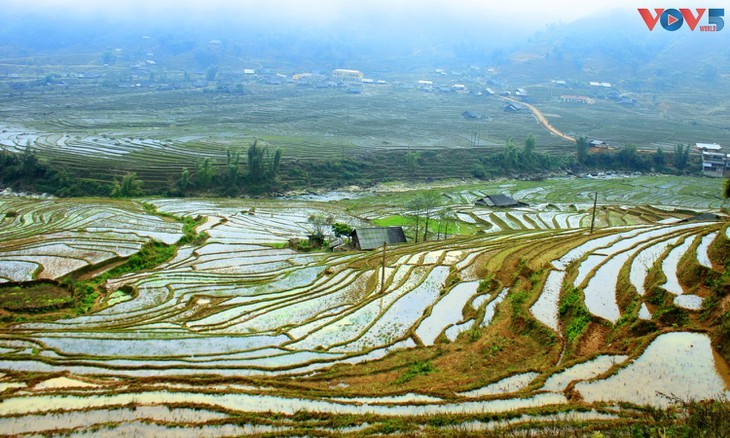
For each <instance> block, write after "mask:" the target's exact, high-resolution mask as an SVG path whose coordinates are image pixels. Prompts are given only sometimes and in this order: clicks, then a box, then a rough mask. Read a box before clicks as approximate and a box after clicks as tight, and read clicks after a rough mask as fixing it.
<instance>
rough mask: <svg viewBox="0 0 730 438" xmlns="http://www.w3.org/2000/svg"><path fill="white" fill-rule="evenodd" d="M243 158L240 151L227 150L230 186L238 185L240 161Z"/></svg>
mask: <svg viewBox="0 0 730 438" xmlns="http://www.w3.org/2000/svg"><path fill="white" fill-rule="evenodd" d="M240 160H241V154H240V153H239V152H235V153H234V152H231V151H226V170H227V178H228V184H229V187H231V186H232V187H235V186H236V185H238V163H239V161H240Z"/></svg>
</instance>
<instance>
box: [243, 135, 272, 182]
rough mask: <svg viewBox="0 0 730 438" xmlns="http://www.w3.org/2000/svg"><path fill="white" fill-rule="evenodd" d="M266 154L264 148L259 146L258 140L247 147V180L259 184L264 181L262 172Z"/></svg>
mask: <svg viewBox="0 0 730 438" xmlns="http://www.w3.org/2000/svg"><path fill="white" fill-rule="evenodd" d="M266 153H267V148H266V146H264V147H261V146H259V139H258V138H257V139H255V140H254V141H253V143H252V144H251V146H249V147H248V163H247V164H248V178H249V179H250V180H251V181H252V182H255V183H256V182H261V181H263V180H264V179H266V174H265V171H264V169H265V167H264V157H265V155H266Z"/></svg>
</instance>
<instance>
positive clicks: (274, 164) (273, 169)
mask: <svg viewBox="0 0 730 438" xmlns="http://www.w3.org/2000/svg"><path fill="white" fill-rule="evenodd" d="M281 155H282V152H281V148H276V150H275V151H274V156H273V157H272V158H271V161H269V180H270V181H274V180H276V177H277V175H278V174H279V167H280V166H281Z"/></svg>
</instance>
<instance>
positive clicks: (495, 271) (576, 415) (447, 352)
mask: <svg viewBox="0 0 730 438" xmlns="http://www.w3.org/2000/svg"><path fill="white" fill-rule="evenodd" d="M147 202H149V203H151V204H154V205H155V206H156V207H157V209H158V211H159V212H164V213H169V214H174V215H177V216H192V217H195V216H205V217H206V218H207V219H206V220H205V221H203V222H201V225H199V226H198V229H197V231H198V232H201V231H205V232H206V233H207V234H208V236H209V237H208V239H207V240H205V241H204V242H203V243H187V244H182V245H180V246H179V248H178V249H177V252H176V254H175V256H174V257H173V258H172V259H171V260H168V261H166V262H164V263H163V264H161V265H159V266H157V267H156V268H155V269H151V270H145V271H140V272H134V273H130V274H126V275H123V276H119V277H115V278H111V279H109V280H108V281H107V282H106V283H105V284H104V287H105V290H106V293H105V294H104V296H102V297H100V299H99V301H98V303H97V305H96V306H95V308H94V311H93V312H91V313H88V314H84V315H79V316H75V317H70V318H66V319H56V320H48V321H35V322H15V323H12V324H7V325H6V326H5V327H4V328H3V329H2V330H1V331H0V373H2V374H1V375H0V391H2V396H3V402H2V403H0V430H2V431H3V433H6V434H10V435H23V434H36V433H66V432H73V433H74V434H80V435H96V434H99V433H101V434H109V435H115V434H145V435H147V434H149V435H156V436H157V435H160V436H165V435H170V436H174V435H179V434H184V435H206V436H209V435H210V436H230V435H238V434H246V433H260V434H266V433H269V434H274V435H287V434H290V435H297V434H301V433H302V430H304V429H302V428H303V427H304V428H306V430H307V431H309V433H314V432H316V433H322V434H327V433H340V434H348V433H351V434H368V433H377V432H378V431H379V430H380V429H379V427H381V426H382V425H383V424H384V423H387V422H388V421H394V419H399V418H409V419H410V420H409V421H410V422H412V423H413V424H422V425H425V424H427V423H428V418H433V417H443V416H450V417H452V418H454V419H456V420H455V423H450V424H451V426H438V425H437V426H433V425H431V426H429V427H435V428H436V429H435V430H439V428H457V430H475V431H478V430H488V429H493V428H503V427H507V426H509V425H515V424H519V423H520V421H519V420H516V419H513V420H510V422H499V421H498V422H496V423H495V422H494V420H492V419H490V418H488V417H489V415H497V416H499V415H502V414H506V413H514V412H517V413H520V412H522V413H526V412H528V411H529V415H526V416H525V417H524V418H523V419H524V421H536V422H546V423H551V422H554V423H558V422H561V421H562V422H564V421H573V420H571V419H574V421H595V422H598V423H602V424H610V423H611V422H619V421H626V420H627V419H629V420H630V419H631V418H634V417H635V416H637V415H639V413H638V411H632V410H630V409H626V410H614V409H609V408H608V407H610V406H613V405H615V404H617V403H621V402H627V403H633V404H648V405H653V406H657V407H663V406H666V405H667V404H668V403H669V402H670V400H668V399H667V398H666V397H664V396H662V395H661V394H672V395H674V396H677V397H684V398H715V397H719V396H722V395H724V396H730V376H728V374H727V364H726V363H724V359H722V357H721V356H720V355H718V354H717V352H716V351H715V349H714V347H713V344H712V340H711V336H710V334H709V333H705V332H702V331H697V330H694V331H693V332H690V330H689V329H685V327H684V326H680V327H675V328H672V326H671V325H665V322H664V320H663V319H662V317H661V316H658V317H655V315H657V314H660V313H664V312H666V311H667V307H666V306H670V307H669V308H674V307H672V306H676V308H677V309H680V311H682V312H687V314H688V315H689V318H695V317H698V315H699V312H700V311H701V310H702V309H703V307H702V305H703V302H704V301H705V300H707V299H708V294H709V292H708V291H707V290H706V289H702V288H696V287H694V285H692V284H686V282H685V280H684V278H685V277H684V275H685V273H684V271H683V269H684V268H683V266H685V265H686V264H687V260H689V261H690V262H689V263H690V264H692V266H694V265H696V266H698V267H699V268H698V269H703V270H705V271H703V272H712V271H713V269H717V268H713V267H719V266H720V263H719V260H717V259H714V258H716V251H715V250H714V249H713V248H715V247H717V245H719V244H721V243H723V242H725V240H726V239H727V230H726V228H727V226H726V224H724V223H721V222H683V223H673V224H666V223H660V221H662V220H665V219H667V218H669V219H673V221H676V220H679V219H683V218H686V217H688V216H689V214H688V213H687V212H673V211H667V210H662V209H658V208H651V207H640V208H625V207H621V206H616V205H613V206H606V207H605V208H603V209H601V211H600V213H599V215H598V218H597V227H598V230H597V231H596V233H594V234H592V235H591V234H589V233H588V231H587V229H586V227H587V226H588V225H589V223H588V221H589V220H590V215H589V213H588V211H589V206H584V205H567V204H560V205H551V206H547V205H546V206H543V207H532V208H529V209H521V210H510V211H492V210H485V209H478V208H472V207H467V206H463V205H462V206H461V207H460V209H459V213H460V214H459V218H460V219H461V220H462V221H464V222H466V223H470V224H472V225H477V226H479V227H480V228H481V229H482V231H483V232H480V233H479V234H476V235H472V236H464V237H456V238H450V239H446V240H438V241H429V242H423V243H420V244H418V245H412V244H407V245H401V246H393V247H391V248H389V250H388V252H387V253H386V256H385V266H382V254H381V253H380V252H378V251H376V252H344V253H324V252H312V253H298V252H295V251H293V250H291V249H288V248H286V247H283V246H285V245H283V244H284V243H285V242H287V241H288V240H289V239H290V238H303V237H306V235H307V234H309V233H310V225H309V223H308V217H309V216H310V215H311V214H312V213H316V212H320V211H324V212H325V213H328V214H333V215H334V216H336V217H337V220H339V221H344V222H348V223H350V224H352V225H355V226H360V225H362V224H363V222H361V219H358V218H356V217H354V216H351V215H350V213H348V211H347V210H345V209H341V208H340V207H339V206H338V205H337V204H332V205H326V204H318V203H297V202H291V201H280V202H274V201H231V200H229V201H215V200H213V201H208V200H205V201H204V200H174V199H169V200H166V199H154V200H148V201H147ZM252 207H255V208H252ZM637 211H639V212H643V214H637ZM384 212H385V210H384ZM649 213H650V214H649ZM0 214H2V216H1V217H2V220H0V241H2V247H1V249H0V277H2V278H1V281H4V282H7V283H13V284H22V283H24V282H29V281H31V280H37V279H47V280H52V281H55V280H60V279H62V278H63V277H64V276H66V275H68V274H69V273H72V272H77V271H79V270H84V269H91V270H92V271H93V269H96V268H98V267H99V266H104V265H105V264H106V263H109V261H110V260H117V259H124V258H125V257H128V256H129V255H131V254H132V253H134V252H136V251H138V250H139V248H140V247H141V246H142V244H143V243H145V242H147V241H149V240H151V239H156V240H160V241H163V242H166V243H169V244H172V243H175V242H177V241H178V239H179V238H180V237H181V236H182V230H181V224H180V223H179V222H175V221H172V220H168V219H165V218H164V217H161V216H160V215H157V214H154V213H151V212H146V211H145V210H144V209H143V208H142V206H141V204H139V203H137V202H132V201H129V202H118V203H113V202H109V201H101V200H99V201H96V200H88V201H78V200H75V201H62V200H55V199H44V200H39V199H29V198H22V197H15V198H8V197H6V198H2V199H0ZM383 214H385V213H383ZM489 225H491V226H489ZM692 245H695V248H696V249H694V250H690V249H691V247H692ZM658 272H659V273H661V274H662V275H661V276H659V275H658V274H657V273H658ZM629 273H630V275H629ZM382 278H384V282H383V281H382V280H381V279H382ZM664 279H666V281H664ZM574 289H575V290H578V291H580V295H579V296H580V302H579V303H573V304H580V305H582V306H584V307H585V308H586V309H587V311H588V312H589V319H590V320H591V321H593V322H591V323H590V324H591V326H590V327H588V328H587V329H586V331H585V333H583V335H582V337H578V341H570V342H569V341H568V340H567V338H568V334H567V333H566V332H567V330H569V329H570V330H573V329H572V328H571V327H572V325H571V324H572V322H571V320H570V319H569V318H570V316H569V314H566V313H564V312H562V311H561V308H562V307H563V306H564V305H565V303H566V300H567V299H568V298H567V295H569V293H570V291H572V290H574ZM657 294H660V295H657ZM661 294H669V295H671V297H674V296H676V299H675V300H674V303H673V304H662V303H660V302H659V301H657V300H656V299H654V297H656V296H663V295H661ZM690 297H693V298H690ZM693 315H694V316H693ZM641 320H648V323H652V324H657V327H663V328H664V331H662V330H659V329H657V331H656V332H653V333H652V334H651V335H649V336H646V337H645V338H641V339H643V341H642V342H643V343H642V342H638V341H637V342H636V343H633V344H632V343H627V344H621V343H620V342H615V343H614V344H611V343H610V342H609V341H608V340H607V339H606V338H603V339H602V340H600V339H599V340H598V341H591V342H588V339H589V338H590V339H593V334H594V333H598V332H599V330H598V329H596V328H595V327H597V326H604V327H615V328H616V329H617V330H618V329H620V327H621V324H622V323H623V322H624V321H629V322H632V323H633V322H635V321H641ZM594 325H595V326H594ZM570 336H573V335H572V334H571V335H570ZM581 339H583V340H585V342H584V341H582V340H581ZM576 342H577V343H576ZM589 344H590V345H591V347H590V348H588V345H589ZM619 344H621V345H619ZM531 349H532V350H531ZM533 350H534V354H530V353H529V352H530V351H533ZM538 350H539V351H538ZM581 351H582V352H581ZM511 354H518V355H520V354H522V355H523V356H509V355H511ZM507 358H510V360H512V362H506V360H507ZM647 375H655V376H656V378H651V379H647V378H646V377H645V376H647ZM637 380H641V382H642V384H641V385H640V386H641V388H640V389H634V387H635V386H636V385H633V384H632V382H636V381H637ZM616 387H622V388H626V389H625V390H619V391H617V390H614V389H615V388H616ZM581 400H585V401H587V402H593V401H595V402H596V404H595V405H592V408H593V409H594V410H592V411H586V410H585V409H584V405H583V404H582V403H583V402H582V401H581ZM579 410H580V411H581V412H578V411H579ZM487 414H489V415H487ZM342 415H347V416H348V417H347V418H348V419H349V420H348V422H347V423H346V424H344V423H340V424H337V423H336V422H332V421H330V420H331V419H333V418H336V417H338V416H342ZM318 416H319V417H318ZM272 418H273V419H272Z"/></svg>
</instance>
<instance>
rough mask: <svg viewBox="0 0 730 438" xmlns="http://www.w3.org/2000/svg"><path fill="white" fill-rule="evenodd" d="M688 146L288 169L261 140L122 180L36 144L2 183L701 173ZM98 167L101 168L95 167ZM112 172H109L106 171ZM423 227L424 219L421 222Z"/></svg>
mask: <svg viewBox="0 0 730 438" xmlns="http://www.w3.org/2000/svg"><path fill="white" fill-rule="evenodd" d="M689 152H690V148H689V146H688V145H677V146H676V147H675V149H674V151H670V152H664V151H662V149H657V150H656V151H655V152H641V151H638V150H637V147H636V146H635V145H626V146H624V147H621V148H619V149H616V150H608V149H601V150H598V149H592V148H591V147H590V144H589V142H588V140H587V139H586V138H585V137H580V138H578V139H577V141H576V145H575V150H574V151H571V152H570V153H566V154H562V155H559V154H547V153H543V152H541V151H540V150H539V145H538V144H537V140H536V139H535V137H534V136H532V135H529V136H528V137H527V138H526V139H525V140H524V143H523V144H522V145H519V146H518V144H517V143H516V142H515V141H514V140H508V141H507V142H506V143H505V145H504V146H503V147H502V148H501V149H500V150H496V151H490V152H487V153H483V152H480V153H475V152H474V151H473V150H461V149H453V150H420V151H418V150H413V151H411V150H408V151H407V152H405V151H402V150H401V151H399V150H392V151H388V150H385V151H378V153H370V154H362V155H360V156H354V155H352V156H347V157H345V156H343V158H342V159H340V160H331V159H329V160H328V159H322V160H293V161H288V162H287V163H286V166H284V169H282V151H281V149H278V148H277V149H272V148H271V147H270V146H268V145H266V144H263V142H261V141H259V140H254V141H253V143H252V144H250V145H249V146H248V147H247V149H243V148H240V149H231V150H228V151H227V152H226V156H225V158H224V159H223V160H216V159H214V158H211V157H203V158H201V159H199V160H198V161H197V162H195V163H191V164H190V165H188V166H186V167H183V168H181V169H180V170H178V171H177V173H176V174H168V176H167V181H166V182H164V181H165V180H164V178H159V179H158V181H156V182H150V181H143V180H142V178H140V177H139V175H138V174H136V173H134V172H128V173H126V174H124V175H122V176H118V177H116V179H114V180H112V181H109V180H106V181H105V180H100V179H94V178H93V177H92V176H90V175H88V174H86V175H78V174H72V173H70V172H69V171H67V170H65V169H64V168H62V167H59V166H58V165H54V164H52V163H46V162H41V161H39V160H38V158H37V156H36V154H35V152H34V151H33V150H32V148H31V147H30V145H28V146H27V147H26V149H25V150H24V151H22V152H20V153H10V152H8V151H3V152H2V154H1V155H0V185H2V186H8V187H11V188H13V189H15V190H20V191H30V192H36V193H40V192H45V193H49V194H53V195H56V196H62V197H70V196H114V197H135V196H142V195H162V196H180V197H183V196H196V195H205V194H213V195H216V196H239V195H242V194H266V193H273V192H281V191H286V190H290V189H302V188H307V187H319V188H323V187H327V188H336V187H338V186H341V185H346V184H359V185H368V184H371V183H372V184H374V183H378V182H383V181H390V180H409V179H410V180H413V179H427V178H432V177H434V178H440V177H468V176H472V177H476V178H479V179H489V178H495V177H530V178H532V177H539V176H541V175H544V174H547V173H549V172H557V171H559V172H565V171H569V170H570V171H590V170H628V171H641V172H646V171H657V172H663V173H691V172H697V173H698V172H699V171H700V168H699V166H698V165H697V163H696V162H692V160H691V159H690V158H691V157H690V155H689ZM95 173H96V172H95ZM98 173H99V174H102V175H103V174H104V170H100V171H98ZM419 225H420V224H419Z"/></svg>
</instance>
